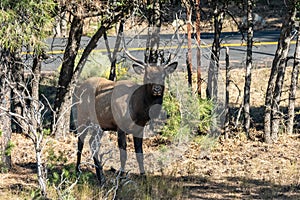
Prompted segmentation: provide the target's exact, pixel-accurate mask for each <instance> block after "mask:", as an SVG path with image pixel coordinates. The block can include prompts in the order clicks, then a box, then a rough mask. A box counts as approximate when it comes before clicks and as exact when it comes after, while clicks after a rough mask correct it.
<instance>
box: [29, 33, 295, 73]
mask: <svg viewBox="0 0 300 200" xmlns="http://www.w3.org/2000/svg"><path fill="white" fill-rule="evenodd" d="M172 37H174V36H173V35H161V37H160V43H161V47H162V48H164V49H165V50H166V51H171V52H174V51H175V49H176V46H177V40H176V39H172ZM181 37H185V36H181ZM146 38H147V37H146V36H136V38H133V39H132V38H129V37H128V38H126V42H127V43H128V44H127V47H128V49H129V50H130V52H131V53H132V54H133V55H135V56H136V57H140V58H143V52H144V47H145V43H146ZM201 38H202V40H201V41H202V48H201V49H202V58H201V59H202V67H203V68H206V67H207V66H208V64H209V60H210V47H211V44H212V41H213V34H212V33H202V34H201ZM221 38H222V44H223V46H228V47H229V50H230V63H231V65H232V66H236V67H240V66H241V65H245V58H246V46H243V45H241V43H242V36H241V34H240V33H230V32H228V33H222V35H221ZM278 38H279V31H263V32H262V31H261V32H255V33H254V42H255V45H254V47H253V62H254V66H260V67H266V66H270V65H271V62H272V60H273V58H274V54H275V51H276V48H277V40H278ZM88 41H89V38H88V37H83V39H82V42H81V49H83V48H84V47H85V46H86V45H87V43H88ZM108 41H109V43H110V47H111V48H113V47H114V43H115V37H108ZM186 42H187V40H186V39H185V40H184V44H183V45H182V48H181V50H180V51H179V53H178V55H177V56H178V57H177V59H178V61H179V63H180V66H181V67H182V68H185V57H186V52H187V46H186V45H187V44H186ZM193 42H194V41H193ZM66 43H67V38H55V39H48V40H47V44H48V46H49V49H47V52H48V53H49V55H51V58H50V59H48V60H46V61H44V62H43V64H42V70H43V71H54V70H56V69H57V68H58V67H59V66H60V65H61V62H62V58H63V51H64V48H65V46H66ZM196 47H197V46H196V45H195V43H194V44H193V52H192V53H193V65H194V66H195V65H196ZM294 48H295V45H294V44H292V46H291V52H290V54H291V55H292V54H293V50H294ZM93 52H94V56H93V57H94V59H96V62H98V63H100V64H101V62H103V61H102V60H101V59H100V58H99V57H101V56H97V55H98V54H99V55H100V54H107V52H106V47H105V43H104V39H103V38H101V39H100V40H99V42H98V45H97V48H96V49H95V50H94V51H93ZM224 52H225V51H224V50H222V51H221V58H220V59H221V62H220V63H221V66H222V65H223V63H224V61H223V60H224V58H225V56H224ZM95 55H96V56H95ZM120 55H123V53H121V54H120ZM102 58H103V56H102ZM28 62H31V61H30V60H29V61H28Z"/></svg>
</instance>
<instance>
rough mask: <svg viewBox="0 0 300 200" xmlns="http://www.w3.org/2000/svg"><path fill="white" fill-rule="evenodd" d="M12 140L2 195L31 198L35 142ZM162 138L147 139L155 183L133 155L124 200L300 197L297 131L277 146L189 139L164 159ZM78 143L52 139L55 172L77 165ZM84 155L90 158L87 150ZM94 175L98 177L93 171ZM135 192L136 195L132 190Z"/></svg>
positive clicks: (34, 186)
mask: <svg viewBox="0 0 300 200" xmlns="http://www.w3.org/2000/svg"><path fill="white" fill-rule="evenodd" d="M107 137H109V138H110V139H115V140H114V141H115V143H116V137H115V135H113V134H110V135H108V136H107ZM12 141H14V144H15V148H14V149H13V152H12V161H13V168H12V170H11V171H9V172H7V173H3V174H1V178H0V199H3V200H4V199H30V194H31V193H33V192H34V191H36V189H37V185H38V183H37V178H36V173H35V170H36V167H35V154H34V151H33V145H32V144H31V141H30V140H29V139H27V138H25V137H24V136H22V135H20V134H13V136H12ZM158 141H159V140H157V138H152V139H147V140H146V142H145V154H146V156H145V162H146V166H145V167H146V169H147V170H149V171H150V172H149V174H148V176H147V180H148V181H149V182H148V184H151V186H149V185H147V184H145V183H144V182H141V180H140V179H139V178H138V176H136V174H137V168H136V163H134V162H136V161H135V159H134V156H133V154H131V153H130V154H129V161H128V164H127V165H128V167H127V169H128V170H131V171H130V172H129V175H128V178H127V180H128V181H127V189H126V184H124V186H121V184H120V186H119V191H118V192H120V194H119V195H120V196H119V197H120V199H133V198H136V199H147V198H146V197H147V196H148V198H149V197H150V198H151V199H222V200H223V199H300V157H299V149H300V136H299V135H294V136H293V137H290V136H281V137H280V138H279V140H278V142H277V143H275V144H273V145H268V144H265V143H262V142H261V141H259V140H256V141H249V140H247V139H245V137H244V136H243V134H239V135H236V136H235V137H234V138H231V139H229V140H223V139H221V138H219V140H217V141H215V142H214V143H213V144H209V145H207V143H205V142H204V143H203V142H202V143H201V142H200V143H197V142H191V143H189V144H186V145H183V144H182V146H178V147H180V148H182V149H181V150H179V151H178V152H170V151H169V153H167V154H165V157H164V159H161V158H162V156H161V152H162V151H161V149H162V145H161V144H159V142H158ZM207 141H208V140H207ZM76 144H77V142H76V139H75V137H73V136H72V135H69V136H68V137H67V138H66V139H65V140H62V141H57V140H54V139H51V138H49V142H48V145H47V147H46V148H45V151H44V153H45V154H44V155H45V157H46V158H47V159H46V160H47V161H46V163H47V164H48V165H49V164H50V163H51V162H53V157H56V160H55V163H56V165H57V166H55V171H59V168H60V167H62V166H74V163H75V162H76ZM167 147H168V146H167ZM52 151H53V152H52ZM128 151H129V152H133V146H132V140H130V141H129V150H128ZM51 152H52V153H51ZM150 152H151V155H152V154H153V153H154V152H157V153H158V154H155V155H156V156H157V157H156V159H157V160H151V158H150V159H149V160H148V161H150V160H151V161H150V163H149V162H148V161H147V159H148V158H149V157H151V156H150ZM174 153H175V154H177V155H173V154H174ZM50 154H52V155H50ZM54 155H55V156H54ZM158 155H160V156H158ZM51 156H52V159H51V158H50V157H51ZM59 157H60V158H59ZM84 157H88V156H87V154H84ZM159 158H160V159H161V160H160V161H161V162H159ZM115 160H117V158H115ZM87 162H88V160H87ZM90 162H91V161H90ZM164 162H165V163H164ZM55 163H54V164H55ZM112 165H113V164H112ZM112 165H111V164H110V163H108V164H106V165H105V167H104V170H105V174H106V175H107V176H108V177H109V178H108V179H109V180H110V181H113V180H114V179H115V177H116V176H115V175H113V173H112V172H111V170H110V168H111V167H114V168H115V166H112ZM132 167H133V168H132ZM70 171H74V169H71V170H70ZM84 171H85V172H84V173H87V171H93V169H92V168H91V166H89V167H86V168H84ZM50 174H51V172H49V175H50ZM92 176H93V178H92V179H95V174H94V173H93V174H92ZM50 177H51V175H50ZM129 180H130V181H129ZM52 184H53V185H54V183H52ZM128 185H129V186H130V185H131V186H132V187H133V185H140V186H138V187H141V188H138V189H136V188H135V189H132V188H131V189H128V187H129V186H128ZM90 187H92V188H93V187H94V189H92V190H95V188H97V187H99V186H97V184H95V185H91V186H90ZM149 188H150V189H149ZM49 191H50V192H49V197H52V198H53V199H56V198H57V196H56V192H55V190H54V189H53V188H52V189H49ZM51 191H52V192H51ZM86 191H89V190H86ZM132 191H135V193H134V194H132V193H131V192H132ZM137 192H143V194H137ZM73 197H75V199H99V194H98V193H95V191H93V192H91V191H90V192H84V194H82V193H79V194H78V193H74V194H73Z"/></svg>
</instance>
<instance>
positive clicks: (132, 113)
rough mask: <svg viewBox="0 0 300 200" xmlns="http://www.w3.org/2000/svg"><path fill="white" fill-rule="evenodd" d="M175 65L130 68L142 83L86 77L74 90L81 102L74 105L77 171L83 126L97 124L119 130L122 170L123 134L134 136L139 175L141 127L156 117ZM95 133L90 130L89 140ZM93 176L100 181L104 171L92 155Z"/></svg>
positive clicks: (141, 156)
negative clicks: (76, 122)
mask: <svg viewBox="0 0 300 200" xmlns="http://www.w3.org/2000/svg"><path fill="white" fill-rule="evenodd" d="M176 67H177V62H173V63H170V64H167V65H162V66H158V65H149V64H144V63H141V62H137V64H134V65H133V68H134V70H135V72H136V73H138V74H144V84H143V85H139V84H136V83H134V82H131V81H128V80H123V81H117V82H113V81H109V80H107V79H104V78H98V77H94V78H89V79H87V80H86V81H85V82H84V83H83V84H82V85H81V86H80V88H79V89H78V90H77V92H76V96H77V97H80V101H81V103H80V104H79V105H78V106H77V113H78V120H77V121H78V125H79V127H78V132H79V134H80V136H79V139H78V153H77V170H79V165H80V159H81V151H82V148H83V141H84V138H85V136H86V132H87V131H88V130H87V129H86V128H85V127H86V126H89V125H91V124H94V125H96V124H97V125H99V126H100V127H101V129H102V130H112V131H118V144H119V148H120V159H121V171H122V170H124V168H125V162H126V159H127V153H126V146H127V145H126V133H131V134H133V136H134V146H135V152H136V155H137V160H138V163H139V168H140V172H141V174H144V172H145V171H144V164H143V149H142V141H143V128H144V126H145V125H146V123H147V122H148V121H149V120H150V119H151V118H153V117H157V116H158V114H159V112H160V107H161V104H162V100H163V93H164V80H165V76H166V75H168V74H170V73H172V72H174V71H175V69H176ZM95 135H96V132H95V130H92V137H91V140H94V139H95ZM94 161H95V166H96V173H97V176H98V179H99V181H100V182H103V181H104V179H103V172H102V168H101V165H100V162H99V160H98V157H97V156H94Z"/></svg>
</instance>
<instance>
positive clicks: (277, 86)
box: [271, 5, 297, 141]
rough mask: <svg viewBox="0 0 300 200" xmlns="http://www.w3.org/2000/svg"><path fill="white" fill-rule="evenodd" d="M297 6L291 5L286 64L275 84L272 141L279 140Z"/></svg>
mask: <svg viewBox="0 0 300 200" xmlns="http://www.w3.org/2000/svg"><path fill="white" fill-rule="evenodd" d="M296 12H297V10H296V5H290V6H289V13H290V15H289V16H288V17H287V19H286V20H287V21H286V25H287V32H286V36H287V37H286V39H285V42H286V45H287V47H286V49H284V51H283V53H284V54H285V55H286V56H285V62H284V63H281V64H280V65H279V66H278V75H277V78H276V82H275V90H274V96H273V103H272V125H271V132H272V137H271V138H272V139H273V140H274V141H276V140H277V137H278V132H279V124H280V119H281V114H280V110H279V104H280V98H281V91H282V87H283V81H284V75H285V71H286V66H287V56H288V52H289V49H290V42H291V40H292V34H291V32H292V29H293V26H294V24H295V17H296Z"/></svg>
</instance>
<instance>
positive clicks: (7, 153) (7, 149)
mask: <svg viewBox="0 0 300 200" xmlns="http://www.w3.org/2000/svg"><path fill="white" fill-rule="evenodd" d="M14 147H15V145H14V143H13V142H12V141H8V143H7V147H6V149H5V152H4V153H5V155H7V156H11V152H12V149H13V148H14Z"/></svg>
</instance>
